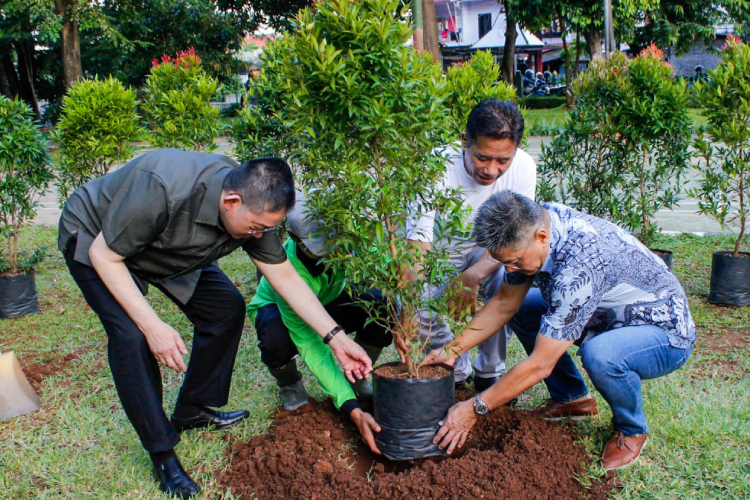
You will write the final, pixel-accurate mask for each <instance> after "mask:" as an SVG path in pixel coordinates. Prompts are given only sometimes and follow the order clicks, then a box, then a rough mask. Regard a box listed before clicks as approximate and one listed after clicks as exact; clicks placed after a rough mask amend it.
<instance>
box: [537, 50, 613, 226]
mask: <svg viewBox="0 0 750 500" xmlns="http://www.w3.org/2000/svg"><path fill="white" fill-rule="evenodd" d="M627 68H628V59H627V57H625V56H624V55H623V54H621V53H619V52H618V53H615V54H613V55H612V57H611V58H610V59H609V60H608V61H606V62H605V61H601V60H600V61H596V62H594V63H593V64H592V65H591V67H590V68H589V69H588V70H587V71H585V72H583V73H581V74H580V75H579V77H578V78H577V80H576V82H575V85H574V89H575V94H576V96H578V98H577V101H576V102H577V105H576V108H575V109H574V110H573V111H571V112H570V114H569V115H568V118H567V119H566V121H565V125H564V129H563V131H562V132H561V133H560V135H558V136H557V137H555V138H554V139H553V141H552V143H551V144H550V146H546V145H542V153H541V156H540V161H539V182H538V184H537V196H538V198H539V199H541V200H549V201H552V200H555V201H560V202H562V203H566V204H568V205H571V206H573V207H575V208H576V209H578V210H581V211H584V212H586V213H590V214H592V215H596V216H598V217H606V218H612V219H615V218H616V217H617V216H618V214H619V213H621V212H622V203H621V197H620V195H619V194H618V193H617V192H616V191H615V187H616V186H619V185H621V184H622V181H623V175H624V172H623V168H622V162H621V161H620V160H621V159H622V155H623V142H622V139H621V136H620V133H619V130H618V123H617V119H616V115H614V114H613V113H612V110H613V109H614V108H617V107H619V106H620V103H621V102H622V99H623V95H622V93H623V92H622V91H623V89H624V87H625V80H626V78H627Z"/></svg>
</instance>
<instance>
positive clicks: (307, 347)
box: [247, 238, 356, 408]
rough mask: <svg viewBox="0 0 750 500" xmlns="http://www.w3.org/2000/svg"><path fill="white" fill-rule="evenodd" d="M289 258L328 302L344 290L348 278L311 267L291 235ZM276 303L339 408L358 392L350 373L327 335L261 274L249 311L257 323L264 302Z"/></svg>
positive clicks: (286, 245) (301, 352)
mask: <svg viewBox="0 0 750 500" xmlns="http://www.w3.org/2000/svg"><path fill="white" fill-rule="evenodd" d="M284 249H285V250H286V255H287V258H288V259H289V262H291V264H292V265H293V266H294V268H295V269H296V270H297V273H298V274H299V275H300V277H301V278H302V279H303V280H304V281H305V282H306V283H307V284H308V286H309V287H310V289H311V290H312V291H313V293H314V294H315V295H316V296H317V297H318V300H320V303H321V304H323V305H324V306H325V305H327V304H329V303H330V302H332V301H333V300H334V299H336V298H337V297H338V296H339V295H341V293H342V292H343V291H344V287H345V285H346V280H345V279H344V277H343V276H341V275H340V274H338V273H336V272H320V271H319V270H316V269H313V270H311V269H308V268H307V267H306V266H305V264H304V263H303V262H302V261H301V260H300V258H299V257H298V255H297V244H296V243H295V242H294V240H292V239H291V238H289V239H287V241H286V242H285V243H284ZM269 304H274V305H276V307H278V308H279V312H280V313H281V320H282V321H283V322H284V325H285V326H286V327H287V329H288V330H289V335H290V336H291V337H292V341H293V342H294V344H295V345H296V346H297V351H298V352H299V355H300V358H302V361H304V362H305V364H306V365H307V367H308V368H309V369H310V372H312V374H313V375H314V376H315V378H316V379H318V382H320V385H321V387H323V391H324V392H325V393H326V394H327V395H328V396H330V397H331V398H332V399H333V403H334V404H335V405H336V408H341V405H343V404H344V403H345V402H347V401H350V400H354V401H356V396H355V395H354V391H353V390H352V387H351V386H350V385H349V382H348V381H347V380H346V376H345V375H344V374H343V372H342V371H341V369H340V368H339V366H338V365H337V364H336V359H335V358H334V356H333V352H331V349H330V348H329V347H328V346H327V345H325V344H324V343H323V339H322V338H321V337H320V335H318V334H317V332H315V330H313V329H312V328H310V326H309V325H308V324H307V323H305V322H304V321H303V320H302V318H300V317H299V316H297V313H295V312H294V310H292V308H291V307H290V306H289V304H287V303H286V301H285V300H284V299H282V298H281V296H280V295H279V294H278V293H276V291H275V290H274V289H273V288H271V285H270V284H269V283H268V281H267V280H266V278H261V280H260V283H258V291H257V292H256V294H255V297H253V300H251V301H250V304H249V305H248V306H247V314H248V316H249V317H250V320H251V321H252V322H253V323H255V316H256V314H257V312H258V309H260V308H261V307H263V306H267V305H269Z"/></svg>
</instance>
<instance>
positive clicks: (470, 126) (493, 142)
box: [397, 99, 536, 391]
mask: <svg viewBox="0 0 750 500" xmlns="http://www.w3.org/2000/svg"><path fill="white" fill-rule="evenodd" d="M523 129H524V122H523V116H522V115H521V112H520V111H519V109H518V108H517V107H516V105H515V104H513V103H512V102H509V101H501V100H499V99H485V100H484V101H482V102H480V103H479V104H477V106H476V107H475V108H474V109H473V110H472V111H471V113H470V114H469V119H468V120H467V123H466V132H464V133H463V134H462V144H461V148H458V147H456V146H453V151H451V154H450V155H449V158H448V161H447V171H446V173H445V178H444V179H443V186H444V187H445V188H446V189H449V188H458V189H460V191H461V193H462V195H463V197H464V200H465V201H464V207H465V208H467V209H469V210H470V212H469V216H468V218H467V220H466V221H465V227H464V233H463V234H462V237H460V238H455V237H454V238H452V239H451V241H450V242H446V241H444V240H438V241H433V240H434V236H433V235H434V232H433V226H434V223H435V213H434V212H432V213H426V214H423V215H422V216H421V217H420V218H418V219H417V220H413V221H410V222H411V223H410V224H408V225H407V237H408V238H409V241H410V242H411V243H412V244H414V245H417V246H418V247H420V248H421V249H422V251H428V250H431V249H432V247H433V245H435V246H436V247H440V248H443V247H445V246H446V245H447V246H449V251H450V254H451V260H452V261H453V264H454V265H455V266H456V270H457V272H458V273H460V274H459V275H458V277H457V278H456V283H455V285H456V287H457V288H454V289H459V290H460V289H463V290H464V291H463V292H461V293H459V294H458V295H457V297H456V299H455V309H456V310H459V311H460V310H464V309H466V308H467V307H471V310H472V313H473V312H474V310H475V307H476V301H477V298H478V294H479V291H480V288H481V289H482V295H483V297H482V298H483V299H484V300H485V301H487V300H489V299H490V298H492V297H494V296H495V294H496V293H497V291H498V290H499V288H500V284H501V283H502V280H503V274H504V268H503V267H502V266H501V265H500V264H497V263H494V262H492V261H490V260H488V259H487V252H486V251H485V250H484V249H483V248H480V247H478V246H477V244H476V242H475V241H474V239H473V237H472V236H471V224H472V223H473V221H474V217H475V215H476V211H477V210H478V209H479V207H480V206H481V205H482V203H484V201H485V200H487V199H488V198H489V197H490V196H492V195H493V194H495V193H497V192H500V191H502V190H504V189H510V190H512V191H515V192H517V193H520V194H522V195H524V196H526V197H528V198H531V199H534V194H535V191H536V164H535V163H534V160H533V159H532V158H531V156H530V155H529V154H528V153H527V152H525V151H523V150H521V149H518V146H519V145H520V144H521V140H522V139H523ZM444 291H445V290H444V289H434V290H429V291H426V292H425V293H430V294H433V296H434V294H435V293H443V292H444ZM418 319H419V328H420V335H421V336H422V337H423V338H424V337H427V336H429V337H430V339H431V344H432V347H433V348H435V347H441V346H443V345H445V344H446V343H448V342H450V341H451V340H453V338H454V335H453V332H451V330H450V328H449V327H448V326H447V325H446V324H445V322H444V321H443V320H442V319H441V318H440V317H438V316H437V315H435V314H434V313H431V312H430V311H426V310H425V311H420V312H419V315H418ZM510 334H511V333H510V331H508V330H507V329H506V328H505V327H503V328H502V329H501V330H500V331H498V333H497V334H495V335H493V336H492V337H490V338H489V339H487V340H485V341H484V342H482V343H481V344H480V345H479V355H478V356H477V358H476V359H475V360H474V372H475V377H474V386H475V388H476V390H477V391H482V390H484V389H486V388H487V387H489V386H491V385H492V384H493V383H495V382H496V381H497V380H498V379H499V377H500V376H501V375H502V374H503V373H504V372H505V357H506V343H507V340H508V339H509V338H510ZM397 347H399V346H397ZM454 366H455V376H456V382H457V383H459V382H462V381H464V380H466V379H467V378H468V377H469V376H470V375H471V368H472V367H471V363H470V360H469V353H468V352H467V353H465V354H464V355H463V356H461V358H459V360H458V361H457V362H456V363H455V365H454Z"/></svg>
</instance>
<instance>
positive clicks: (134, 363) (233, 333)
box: [65, 240, 245, 453]
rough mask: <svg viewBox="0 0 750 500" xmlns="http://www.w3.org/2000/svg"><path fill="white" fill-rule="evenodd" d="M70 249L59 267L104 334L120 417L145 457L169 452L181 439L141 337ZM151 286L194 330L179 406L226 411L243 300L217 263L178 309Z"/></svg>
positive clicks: (153, 361)
mask: <svg viewBox="0 0 750 500" xmlns="http://www.w3.org/2000/svg"><path fill="white" fill-rule="evenodd" d="M75 247H76V241H75V240H73V241H71V243H70V246H69V248H68V250H67V252H66V253H65V263H66V264H67V265H68V269H70V274H71V275H72V276H73V279H74V280H75V282H76V284H77V285H78V287H79V288H80V289H81V292H83V296H84V298H85V299H86V302H88V304H89V306H91V309H92V310H93V311H94V312H95V313H96V314H97V315H98V316H99V319H100V320H101V322H102V326H104V330H105V331H106V332H107V341H108V345H107V348H108V358H109V367H110V369H111V370H112V377H113V378H114V381H115V387H116V389H117V394H118V395H119V396H120V401H121V402H122V407H123V408H124V410H125V414H126V415H127V416H128V419H130V423H131V424H133V427H134V428H135V431H136V432H137V433H138V437H139V438H140V439H141V443H142V444H143V447H144V448H145V449H146V450H147V451H149V452H150V453H156V452H162V451H167V450H170V449H172V448H174V446H175V445H176V444H177V443H179V441H180V436H179V434H177V432H175V430H174V428H173V427H172V424H171V423H170V422H169V419H168V418H167V416H166V414H165V413H164V408H163V407H162V381H161V372H160V370H159V364H158V362H157V361H156V358H155V357H154V355H153V354H152V353H151V350H150V349H149V346H148V342H147V341H146V337H145V336H144V335H143V333H142V332H141V331H140V330H139V329H138V326H136V324H135V323H134V322H133V320H132V319H130V317H129V316H128V314H127V313H126V312H125V310H124V309H123V308H122V307H121V306H120V304H119V303H118V302H117V300H115V298H114V297H113V296H112V294H111V293H110V291H109V290H108V289H107V287H106V286H105V285H104V282H102V280H101V278H99V275H98V274H97V273H96V271H95V270H94V268H93V267H90V266H87V265H85V264H82V263H80V262H76V261H75V260H74V259H73V256H74V255H75ZM157 288H160V290H161V291H162V292H163V293H164V294H165V295H167V297H169V299H170V300H171V301H172V302H174V303H175V304H176V305H177V306H178V307H179V308H180V309H182V311H183V312H184V313H185V315H186V316H187V317H188V319H189V320H190V321H191V322H192V323H193V326H194V333H193V348H192V352H191V354H190V361H189V362H188V365H187V373H186V374H185V379H184V381H183V383H182V387H181V388H180V394H179V396H178V401H179V402H180V403H184V404H188V405H203V406H224V405H225V404H226V403H227V401H228V398H229V387H230V385H231V381H232V369H233V367H234V360H235V356H236V355H237V348H238V346H239V341H240V336H241V335H242V326H243V324H244V321H245V300H244V299H243V298H242V295H241V294H240V292H239V290H237V287H235V286H234V283H232V281H231V280H230V279H229V278H227V276H226V275H225V274H224V273H223V272H222V271H221V269H219V266H218V265H217V264H216V263H214V264H212V265H211V266H209V267H207V268H205V269H203V270H202V271H201V276H200V280H199V281H198V285H197V287H196V289H195V293H194V294H193V296H192V297H191V298H190V300H189V301H188V302H187V304H180V303H179V301H177V299H175V298H174V297H173V296H172V295H171V294H170V293H168V292H167V291H165V290H164V289H163V288H161V287H158V286H157Z"/></svg>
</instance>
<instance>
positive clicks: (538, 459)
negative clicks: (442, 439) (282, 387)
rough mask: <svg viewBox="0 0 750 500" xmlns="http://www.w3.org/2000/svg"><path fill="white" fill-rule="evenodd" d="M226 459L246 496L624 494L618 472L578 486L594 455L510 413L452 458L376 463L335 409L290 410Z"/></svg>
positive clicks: (431, 499) (420, 499) (225, 479)
mask: <svg viewBox="0 0 750 500" xmlns="http://www.w3.org/2000/svg"><path fill="white" fill-rule="evenodd" d="M226 453H227V456H228V457H229V458H230V460H231V464H230V467H229V469H228V470H227V471H225V472H223V473H221V474H220V475H219V481H220V483H221V484H222V485H223V486H224V487H231V489H232V492H233V494H234V495H235V496H238V497H240V498H244V499H250V498H258V499H260V500H290V499H302V498H304V499H310V500H329V499H330V500H344V499H347V498H357V499H358V500H370V499H383V498H387V499H402V498H403V499H410V500H436V499H456V500H458V499H472V498H483V499H487V500H493V499H497V500H500V499H508V500H510V499H512V500H525V499H529V500H537V499H541V498H543V499H560V500H562V499H580V498H588V499H592V500H594V499H601V500H604V499H606V498H607V496H608V493H610V492H611V490H612V489H614V488H616V487H617V486H616V479H615V476H614V474H610V475H609V476H608V478H607V480H606V481H605V482H603V483H600V482H597V481H594V483H593V485H592V486H591V487H590V488H586V487H584V486H583V485H582V484H581V482H579V480H577V479H576V477H579V475H580V474H582V473H583V471H584V467H585V466H587V465H588V464H589V463H590V462H591V461H592V460H593V458H592V457H590V456H587V455H586V454H585V453H584V451H583V449H582V448H581V447H580V446H578V445H577V444H576V443H575V435H574V433H573V432H572V430H571V429H569V428H566V427H565V426H562V425H560V424H558V423H553V422H546V421H544V420H540V419H537V418H535V417H531V416H529V415H526V414H524V413H523V412H520V411H515V410H511V409H509V408H506V407H502V408H499V409H497V410H495V411H493V412H492V413H490V414H489V415H487V417H486V418H483V419H480V421H479V422H478V423H477V425H476V426H475V427H474V429H473V430H472V432H471V435H470V439H469V440H468V441H467V443H466V444H465V445H464V448H463V449H462V450H461V451H460V452H459V453H457V454H454V456H451V457H439V458H431V459H424V460H416V461H413V462H390V461H388V460H387V459H384V458H380V457H377V456H375V455H373V454H372V453H370V452H369V450H367V449H366V448H365V446H364V445H363V444H362V443H361V441H360V439H359V437H358V433H357V429H356V427H355V426H354V425H353V424H351V423H349V422H347V421H345V419H343V418H342V417H341V416H340V415H339V414H338V413H337V412H336V410H335V409H334V408H333V405H332V404H331V403H329V402H323V403H313V404H308V405H305V406H303V407H302V408H300V409H299V410H297V411H295V412H281V413H279V415H278V416H277V418H276V420H275V422H274V425H273V427H272V429H271V431H270V432H269V433H268V434H266V435H263V436H258V437H254V438H252V439H251V440H250V441H247V442H239V441H238V442H235V443H234V444H233V445H232V446H231V447H230V448H229V449H228V450H227V452H226ZM253 495H255V496H253Z"/></svg>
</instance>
